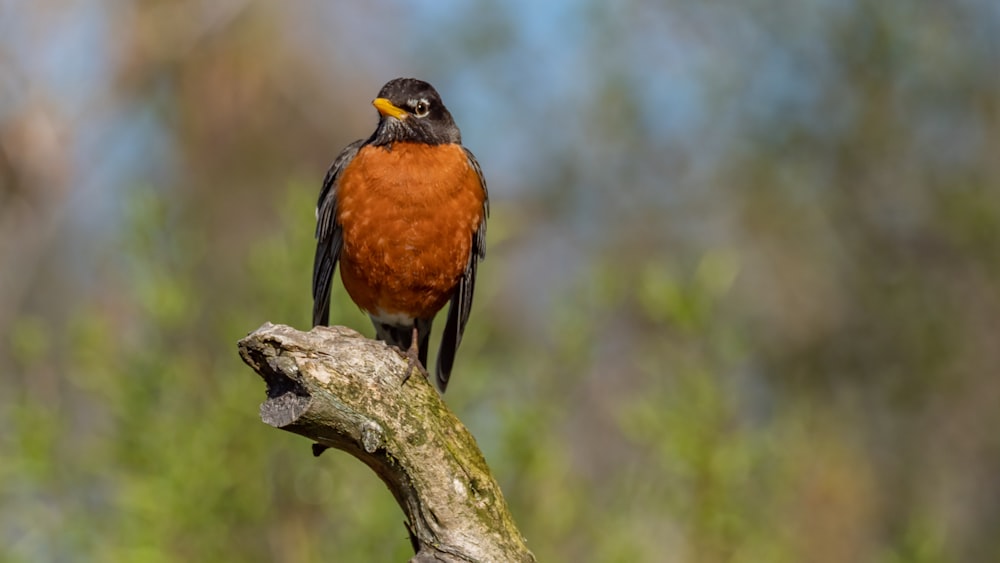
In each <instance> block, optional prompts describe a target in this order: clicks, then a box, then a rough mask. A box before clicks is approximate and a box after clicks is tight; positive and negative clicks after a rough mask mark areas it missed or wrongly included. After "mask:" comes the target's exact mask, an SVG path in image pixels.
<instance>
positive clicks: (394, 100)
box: [369, 78, 462, 146]
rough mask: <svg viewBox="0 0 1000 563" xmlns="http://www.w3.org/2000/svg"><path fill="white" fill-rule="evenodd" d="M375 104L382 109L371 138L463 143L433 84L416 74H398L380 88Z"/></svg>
mask: <svg viewBox="0 0 1000 563" xmlns="http://www.w3.org/2000/svg"><path fill="white" fill-rule="evenodd" d="M372 105H374V106H375V109H377V110H378V112H379V114H380V115H379V121H378V128H377V129H375V134H374V135H372V138H371V139H369V142H370V143H371V144H373V145H376V146H381V145H390V144H392V143H394V142H411V143H427V144H429V145H442V144H446V143H461V142H462V134H461V133H459V131H458V126H456V125H455V121H454V120H453V119H452V118H451V114H450V113H448V108H446V107H444V104H443V103H442V102H441V96H439V95H438V93H437V90H435V89H434V87H433V86H431V85H430V84H428V83H426V82H424V81H423V80H417V79H416V78H396V79H393V80H390V81H389V82H388V83H386V85H385V86H383V87H382V89H381V90H379V93H378V97H377V98H375V99H374V100H373V101H372Z"/></svg>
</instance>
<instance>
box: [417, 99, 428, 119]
mask: <svg viewBox="0 0 1000 563" xmlns="http://www.w3.org/2000/svg"><path fill="white" fill-rule="evenodd" d="M430 111H431V106H430V104H428V103H427V102H426V101H425V100H420V101H419V102H417V105H415V106H413V115H415V116H417V117H426V116H427V114H428V113H430Z"/></svg>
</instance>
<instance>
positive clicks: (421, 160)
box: [312, 78, 489, 394]
mask: <svg viewBox="0 0 1000 563" xmlns="http://www.w3.org/2000/svg"><path fill="white" fill-rule="evenodd" d="M372 105H373V106H375V109H376V110H377V111H378V116H379V117H378V125H377V126H376V128H375V132H374V133H372V135H371V136H370V137H368V138H367V139H359V140H357V141H355V142H353V143H351V144H349V145H347V147H345V148H344V149H343V150H342V151H341V152H340V154H339V155H338V156H337V157H336V159H334V161H333V164H332V165H331V166H330V169H329V171H328V172H327V173H326V177H325V178H324V180H323V186H322V190H321V191H320V195H319V201H318V203H317V206H316V255H315V259H314V262H313V280H312V281H313V283H312V294H313V326H326V325H328V324H329V315H330V294H331V286H332V284H333V278H334V274H335V271H336V269H337V266H338V264H339V266H340V277H341V281H342V283H343V286H344V289H345V290H346V291H347V294H348V295H349V296H350V298H351V300H352V301H354V303H355V304H356V305H358V307H360V308H361V310H362V311H364V312H365V313H367V314H368V316H369V318H370V319H371V321H372V324H373V325H374V326H375V336H376V339H378V340H381V341H384V342H386V343H387V344H390V345H393V346H396V347H398V348H399V349H400V350H401V351H404V353H405V354H406V355H407V357H408V358H409V365H410V367H411V369H410V370H408V371H407V375H406V378H409V375H410V373H411V371H412V368H413V367H414V362H419V366H420V369H421V370H423V373H424V375H427V367H426V366H427V348H428V345H429V339H430V334H431V325H432V323H433V321H434V318H435V316H436V315H437V313H438V312H439V311H440V310H441V309H442V308H444V306H445V304H448V315H447V320H446V321H445V326H444V332H443V335H442V338H441V345H440V348H439V349H438V354H437V363H436V367H435V370H434V382H435V384H436V386H437V388H438V390H439V391H440V392H441V393H442V394H443V393H444V392H445V390H446V389H447V387H448V381H449V379H450V378H451V373H452V368H453V367H454V362H455V355H456V352H457V351H458V347H459V344H461V342H462V334H463V333H464V331H465V326H466V323H467V322H468V320H469V313H470V311H471V309H472V297H473V293H474V291H475V285H476V273H477V270H478V266H479V262H480V261H482V260H484V259H485V258H486V220H487V218H488V217H489V193H488V191H487V188H486V179H485V177H484V176H483V171H482V168H481V167H480V165H479V162H478V161H477V160H476V157H475V156H474V155H473V154H472V151H470V150H469V149H467V148H465V147H464V146H463V145H462V135H461V132H460V131H459V129H458V126H457V125H455V121H454V119H453V118H452V116H451V113H450V112H449V111H448V109H447V108H446V107H445V105H444V103H443V102H442V101H441V96H440V95H439V94H438V92H437V90H435V89H434V87H433V86H431V85H430V84H429V83H427V82H424V81H422V80H418V79H415V78H395V79H393V80H390V81H389V82H387V83H386V84H385V86H383V87H382V89H381V90H380V91H379V92H378V95H377V97H376V98H375V99H374V100H373V101H372ZM405 381H406V379H404V383H405Z"/></svg>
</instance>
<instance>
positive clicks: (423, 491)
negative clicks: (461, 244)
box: [239, 323, 534, 561]
mask: <svg viewBox="0 0 1000 563" xmlns="http://www.w3.org/2000/svg"><path fill="white" fill-rule="evenodd" d="M239 350H240V356H241V357H242V358H243V361H245V362H246V363H247V364H248V365H249V366H250V367H252V368H253V369H254V371H256V372H257V373H258V374H260V376H261V377H262V378H263V379H264V381H265V382H266V384H267V396H268V399H267V401H265V402H264V404H262V405H261V407H260V414H261V419H262V420H263V421H264V422H266V423H268V424H270V425H272V426H274V427H276V428H280V429H282V430H287V431H289V432H295V433H296V434H301V435H303V436H305V437H307V438H309V439H311V440H313V441H315V442H316V444H318V446H316V447H315V448H314V451H315V452H317V455H318V453H319V452H321V451H322V450H323V449H325V447H330V448H336V449H339V450H343V451H345V452H347V453H349V454H351V455H353V456H354V457H356V458H358V459H359V460H361V461H363V462H364V463H365V464H367V465H368V466H369V467H370V468H372V469H373V470H374V471H375V473H377V474H378V476H379V477H380V478H381V479H382V480H383V481H384V482H385V484H386V485H387V486H388V487H389V490H390V491H392V494H393V496H394V497H395V498H396V501H397V502H398V503H399V505H400V507H401V508H402V509H403V512H404V513H405V514H406V518H407V520H408V527H409V531H410V536H411V539H412V541H413V544H414V549H415V550H416V555H415V556H414V558H413V559H412V561H534V556H533V555H532V553H531V552H530V551H529V550H528V548H527V546H526V545H525V542H524V538H523V537H522V536H521V534H520V532H518V530H517V527H516V526H515V525H514V520H513V518H511V515H510V512H509V511H508V509H507V504H506V502H505V501H504V498H503V494H502V493H501V491H500V487H499V486H498V485H497V483H496V480H495V479H494V478H493V475H492V474H491V472H490V469H489V467H488V466H487V465H486V461H485V459H483V455H482V453H481V452H480V451H479V447H478V446H477V445H476V441H475V439H474V438H473V437H472V435H471V434H470V433H469V432H468V430H466V428H465V426H464V425H463V424H462V423H461V422H460V421H459V420H458V418H457V417H456V416H455V415H454V414H453V413H452V412H451V410H450V409H448V407H447V405H445V403H444V401H443V400H442V399H441V397H440V395H438V393H437V391H435V390H434V388H433V387H432V386H431V385H430V384H429V383H428V382H427V380H426V379H425V378H424V377H423V376H421V375H420V374H419V373H414V374H413V376H411V377H409V378H406V373H407V371H408V366H407V362H406V360H405V359H404V358H403V357H402V356H401V355H400V354H399V353H398V352H397V351H396V350H395V349H393V348H389V347H387V346H386V345H385V344H383V343H381V342H377V341H374V340H369V339H366V338H364V337H362V336H361V335H360V334H358V333H357V332H354V331H353V330H350V329H347V328H344V327H317V328H314V329H313V330H311V331H309V332H301V331H298V330H295V329H293V328H291V327H288V326H283V325H272V324H270V323H267V324H265V325H264V326H262V327H261V328H259V329H257V330H256V331H254V332H253V333H251V334H249V335H248V336H247V337H246V338H244V339H242V340H240V342H239ZM404 380H405V383H403V382H404Z"/></svg>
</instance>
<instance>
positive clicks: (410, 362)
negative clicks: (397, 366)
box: [400, 327, 430, 385]
mask: <svg viewBox="0 0 1000 563" xmlns="http://www.w3.org/2000/svg"><path fill="white" fill-rule="evenodd" d="M403 355H404V356H406V375H404V376H403V382H402V383H400V385H406V382H407V381H409V380H410V376H411V375H413V372H414V371H418V372H420V374H421V375H423V376H424V377H428V378H429V377H430V376H428V375H427V369H426V368H425V367H424V366H423V364H421V363H420V349H419V348H418V346H417V327H413V339H412V340H410V347H409V348H407V349H406V351H405V352H403Z"/></svg>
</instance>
